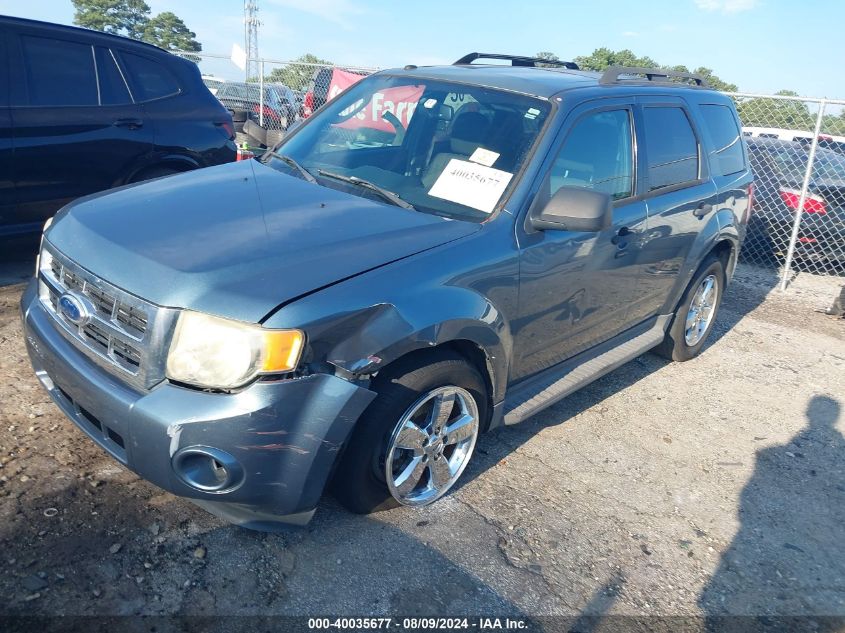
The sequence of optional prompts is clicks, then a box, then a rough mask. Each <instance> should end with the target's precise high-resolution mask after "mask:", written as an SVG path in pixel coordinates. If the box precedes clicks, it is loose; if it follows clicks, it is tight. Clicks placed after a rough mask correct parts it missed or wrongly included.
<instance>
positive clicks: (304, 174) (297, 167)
mask: <svg viewBox="0 0 845 633" xmlns="http://www.w3.org/2000/svg"><path fill="white" fill-rule="evenodd" d="M268 153H269V154H270V156H273V157H275V158H278V159H279V160H281V161H283V162H285V163H287V164H288V165H290V166H291V167H293V168H294V169H295V170H296V171H298V172H299V173H300V174H301V175H302V177H303V178H305V180H307V181H308V182H310V183H315V184H316V182H317V179H316V178H314V174H312V173H311V172H310V171H308V170H307V169H305V167H303V166H302V165H300V164H299V163H298V162H296V160H294V159H293V158H291V157H290V156H288V155H287V154H279V153H278V152H276V151H274V150H270V152H268Z"/></svg>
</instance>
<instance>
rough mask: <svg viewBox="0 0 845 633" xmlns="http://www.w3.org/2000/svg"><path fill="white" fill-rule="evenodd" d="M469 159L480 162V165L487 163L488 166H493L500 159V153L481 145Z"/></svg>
mask: <svg viewBox="0 0 845 633" xmlns="http://www.w3.org/2000/svg"><path fill="white" fill-rule="evenodd" d="M469 159H470V160H471V161H472V162H473V163H478V164H479V165H486V166H487V167H492V166H493V163H495V162H496V161H497V160H498V159H499V154H497V153H496V152H493V151H490V150H489V149H484V148H483V147H479V148H478V149H477V150H475V151H474V152H473V153H472V156H470V157H469Z"/></svg>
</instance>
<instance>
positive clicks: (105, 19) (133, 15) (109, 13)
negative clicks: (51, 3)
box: [71, 0, 150, 40]
mask: <svg viewBox="0 0 845 633" xmlns="http://www.w3.org/2000/svg"><path fill="white" fill-rule="evenodd" d="M71 2H72V3H73V8H74V14H73V23H74V24H76V25H78V26H83V27H85V28H88V29H94V30H95V31H104V32H105V33H113V34H115V35H126V36H127V37H131V38H133V39H136V40H137V39H140V38H141V35H142V33H143V30H144V26H145V25H146V23H147V21H148V20H149V16H150V7H149V5H148V4H147V3H146V2H144V0H71Z"/></svg>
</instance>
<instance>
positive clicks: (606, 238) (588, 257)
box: [511, 101, 647, 380]
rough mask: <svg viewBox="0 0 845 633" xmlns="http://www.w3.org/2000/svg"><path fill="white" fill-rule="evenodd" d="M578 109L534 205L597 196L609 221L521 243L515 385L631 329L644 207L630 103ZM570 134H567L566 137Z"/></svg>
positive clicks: (529, 236) (527, 237) (528, 236)
mask: <svg viewBox="0 0 845 633" xmlns="http://www.w3.org/2000/svg"><path fill="white" fill-rule="evenodd" d="M606 103H607V102H606V101H605V102H603V107H602V108H601V109H595V106H589V105H587V106H583V107H581V108H580V109H576V110H575V111H574V112H573V113H571V114H570V116H569V118H568V120H569V121H572V123H570V124H568V125H567V124H565V126H564V130H565V132H564V137H563V141H562V144H561V146H560V149H559V151H558V152H557V154H556V157H555V159H554V161H553V162H552V163H551V166H550V168H549V171H548V173H547V175H546V176H545V179H544V180H543V184H542V185H541V187H540V191H539V192H538V194H537V196H536V201H535V203H534V204H543V203H544V202H545V201H547V200H548V199H550V197H551V196H552V195H554V193H555V192H556V191H557V190H558V189H559V188H560V187H584V188H590V189H595V190H597V191H602V192H604V193H607V194H608V195H610V196H611V198H612V199H613V200H614V211H613V222H612V226H611V227H610V228H609V229H606V230H604V231H601V232H599V233H584V232H573V231H555V230H545V231H531V229H530V228H526V233H525V234H524V235H522V236H521V237H520V242H521V243H520V286H519V316H518V318H517V319H516V321H515V322H514V323H513V324H512V328H513V330H512V334H513V337H514V348H515V355H514V365H513V367H512V373H511V378H512V379H513V380H519V379H521V378H525V377H528V376H530V375H532V374H534V373H536V372H538V371H541V370H543V369H545V368H547V367H550V366H552V365H555V364H557V363H559V362H561V361H564V360H566V359H568V358H571V357H572V356H574V355H576V354H578V353H579V352H582V351H584V350H586V349H589V348H590V347H592V346H594V345H597V344H599V343H601V342H603V341H606V340H608V339H610V338H612V337H613V336H615V335H616V334H619V333H620V332H622V331H623V330H625V329H626V328H627V327H629V326H630V325H631V323H629V319H628V316H627V311H628V305H629V304H630V302H631V301H632V300H633V298H634V296H635V295H636V292H637V285H638V281H639V279H638V277H639V272H640V269H639V263H638V258H639V247H640V241H641V239H642V236H643V235H644V233H645V228H646V216H647V212H646V206H645V203H644V202H643V201H642V200H638V199H636V198H635V197H634V196H635V195H636V178H635V168H634V166H635V164H636V156H635V144H634V126H633V107H632V104H630V103H626V102H624V101H619V102H618V103H617V104H616V105H604V104H606ZM566 130H568V131H566Z"/></svg>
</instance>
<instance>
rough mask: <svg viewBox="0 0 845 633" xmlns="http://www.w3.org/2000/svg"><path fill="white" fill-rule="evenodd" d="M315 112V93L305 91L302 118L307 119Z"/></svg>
mask: <svg viewBox="0 0 845 633" xmlns="http://www.w3.org/2000/svg"><path fill="white" fill-rule="evenodd" d="M312 114H314V93H313V92H311V91H310V90H309V91H308V92H306V93H305V99H303V100H302V118H304V119H307V118H308V117H310V116H311V115H312Z"/></svg>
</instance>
